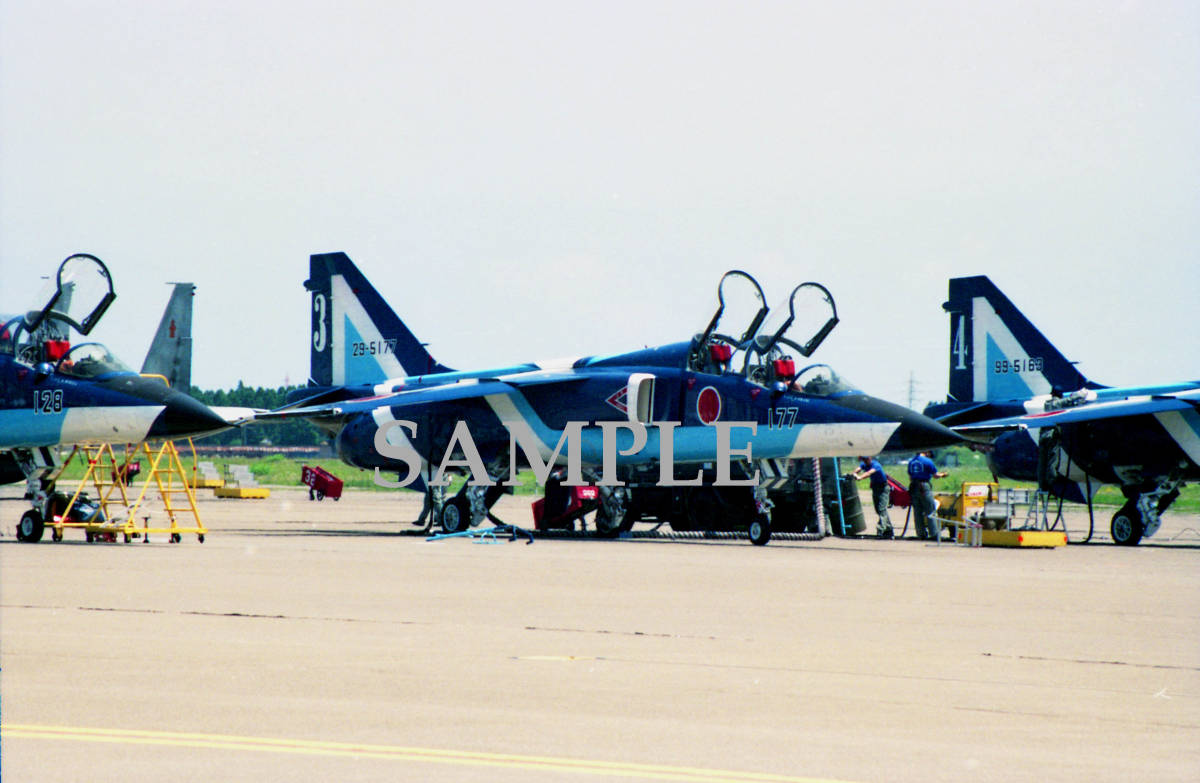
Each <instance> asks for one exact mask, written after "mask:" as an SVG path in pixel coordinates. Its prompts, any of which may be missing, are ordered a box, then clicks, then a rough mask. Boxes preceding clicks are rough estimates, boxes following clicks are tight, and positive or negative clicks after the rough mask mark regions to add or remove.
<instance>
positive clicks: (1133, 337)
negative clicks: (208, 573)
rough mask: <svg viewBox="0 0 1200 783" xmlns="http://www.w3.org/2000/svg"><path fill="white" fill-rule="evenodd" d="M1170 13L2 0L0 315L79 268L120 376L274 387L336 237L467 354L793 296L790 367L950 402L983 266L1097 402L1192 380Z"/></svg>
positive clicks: (453, 355)
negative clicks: (181, 305)
mask: <svg viewBox="0 0 1200 783" xmlns="http://www.w3.org/2000/svg"><path fill="white" fill-rule="evenodd" d="M1197 140H1200V5H1198V4H1196V3H1194V2H1165V1H1163V2H1159V1H1156V2H1108V1H1107V0H1081V1H1080V2H1052V1H1049V2H1048V1H1047V0H1037V1H1036V2H1012V1H1010V0H1006V1H1005V2H987V3H963V2H958V1H957V0H955V1H954V2H924V3H910V2H894V3H885V2H836V3H830V2H780V3H753V2H727V3H711V2H691V1H689V2H658V3H656V2H636V3H623V2H604V3H600V2H591V3H577V2H504V3H476V2H471V3H454V2H428V3H403V2H320V3H317V2H294V1H289V2H254V1H253V0H237V1H236V2H216V1H215V0H197V1H196V2H180V1H177V0H162V1H161V2H158V1H156V2H145V1H144V0H137V1H136V2H120V1H118V0H107V1H105V2H83V1H82V0H80V1H78V2H52V1H46V0H38V1H37V2H34V1H33V0H28V1H22V0H0V311H5V312H11V311H17V310H21V309H23V308H25V307H26V306H28V305H29V304H30V300H31V299H32V297H33V295H34V294H35V293H36V292H37V290H38V289H39V288H40V286H41V282H42V281H41V280H40V276H41V275H46V274H50V273H51V272H52V271H53V270H54V269H55V268H56V267H57V265H58V263H59V262H60V261H61V260H62V259H63V258H65V257H66V256H67V255H70V254H71V253H73V252H78V251H84V252H91V253H94V254H95V255H98V256H99V257H100V258H102V259H104V261H105V262H106V263H107V264H108V266H109V268H110V270H111V272H112V275H113V278H114V280H115V283H116V287H117V294H118V298H117V301H116V303H115V304H114V305H113V307H112V309H111V310H110V311H109V314H108V315H107V316H106V319H105V321H104V322H103V323H102V324H101V326H100V328H99V329H97V331H96V332H95V333H94V336H95V337H96V338H97V339H100V340H103V341H105V342H106V343H108V344H109V345H110V347H112V348H113V349H114V351H115V352H116V353H117V354H118V355H120V356H122V357H123V358H124V359H125V361H126V362H127V363H129V364H131V365H134V366H135V367H136V366H140V364H141V361H142V357H143V356H144V354H145V351H146V348H147V346H148V345H149V342H150V334H151V331H152V330H153V328H154V327H155V325H156V324H157V322H158V318H159V316H160V314H161V311H162V308H163V306H164V305H165V304H166V300H167V296H168V294H169V289H168V288H167V286H166V285H164V284H165V283H166V282H167V281H174V280H184V281H191V282H195V283H196V285H197V294H196V300H195V320H194V334H193V336H194V339H195V349H194V365H193V371H192V378H193V382H194V383H195V384H196V385H198V386H201V387H204V388H225V387H229V386H233V385H235V384H236V383H237V381H238V380H239V379H241V380H244V381H245V382H246V383H248V384H250V385H255V386H258V385H268V386H276V385H280V384H283V383H284V382H285V379H286V380H290V381H291V382H292V383H301V382H303V381H304V380H305V378H306V377H307V373H308V345H309V334H308V330H309V315H308V312H309V299H308V295H307V293H306V292H305V291H304V289H303V287H302V282H303V280H304V279H305V277H306V276H307V269H308V256H309V254H311V253H317V252H327V251H334V250H344V251H345V252H347V253H348V254H349V255H350V256H351V257H352V258H353V259H354V260H355V261H356V262H357V263H358V264H359V266H360V268H361V269H362V270H363V271H364V272H365V273H366V275H367V276H368V277H369V278H370V279H371V280H372V282H373V283H374V284H375V286H376V287H377V288H378V289H379V290H380V292H381V293H382V294H383V295H384V296H385V297H386V298H387V299H388V300H389V301H390V302H391V304H392V305H393V307H394V308H395V309H396V311H397V312H398V313H399V314H400V316H401V317H402V318H404V319H405V320H406V321H407V322H408V323H409V325H410V326H411V327H412V328H413V330H414V331H415V332H416V333H417V335H418V336H419V337H420V338H421V339H423V340H425V341H427V342H429V343H430V348H431V350H432V351H433V353H434V355H435V356H436V357H437V358H438V359H439V360H440V361H441V362H443V363H444V364H447V365H450V366H452V367H457V368H461V369H470V368H478V367H488V366H498V365H504V364H510V363H513V362H518V361H528V360H537V359H544V358H550V357H557V356H568V355H585V354H600V353H611V352H616V351H621V350H632V349H635V348H640V347H642V346H643V345H647V344H650V345H654V344H660V343H666V342H674V341H677V340H685V339H688V338H689V337H690V336H691V335H692V334H693V333H694V332H695V331H697V330H699V329H700V328H701V327H703V326H704V325H705V324H706V323H707V320H708V318H709V316H710V315H711V313H712V310H713V309H714V307H715V289H716V284H717V281H718V279H719V277H720V275H721V274H722V273H723V272H724V271H725V270H727V269H730V268H740V269H745V270H747V271H749V272H751V273H752V274H754V275H755V276H757V277H758V279H759V281H760V282H761V283H762V284H763V286H764V288H765V289H766V291H767V296H768V299H769V300H772V301H773V300H775V299H777V298H780V297H782V296H784V295H785V294H786V292H787V291H788V290H790V288H791V287H792V286H794V285H795V284H797V283H799V282H803V281H806V280H815V281H818V282H821V283H823V284H825V285H826V286H827V287H828V288H829V289H830V290H831V291H832V293H833V295H834V297H835V298H836V300H837V304H838V309H839V314H840V316H841V318H842V323H841V325H840V326H839V327H838V329H836V330H835V331H834V333H833V335H832V336H831V337H830V338H829V340H828V341H827V342H826V343H825V345H824V346H823V347H822V349H821V350H820V351H819V352H818V354H817V355H816V357H815V359H818V360H821V361H825V362H828V363H830V364H832V365H833V366H834V367H835V368H837V369H838V371H839V372H841V373H842V374H844V375H846V376H847V377H849V378H851V379H852V380H854V381H855V382H856V383H857V384H858V385H859V386H861V387H862V388H863V389H864V390H866V391H867V392H869V393H872V394H875V395H877V396H881V397H885V398H888V399H893V400H896V401H898V402H901V403H907V402H908V397H909V380H910V377H912V378H913V379H915V383H916V393H915V400H914V402H915V404H916V406H917V407H918V408H919V407H921V406H923V405H924V403H925V402H927V401H929V400H933V399H942V398H944V397H945V393H946V376H947V365H948V352H949V349H948V344H947V343H948V333H949V327H948V318H947V316H946V315H945V314H944V313H943V312H942V310H941V307H940V305H941V303H942V302H943V301H945V299H946V281H947V279H948V278H950V277H953V276H959V275H970V274H986V275H989V276H991V277H992V279H993V280H994V281H995V282H996V283H997V284H998V285H999V286H1000V288H1001V289H1002V290H1004V291H1005V293H1007V294H1008V295H1009V297H1010V298H1011V299H1012V300H1013V301H1014V303H1015V304H1016V305H1017V306H1018V307H1020V308H1021V309H1022V310H1024V312H1025V313H1026V315H1028V316H1029V317H1030V318H1031V319H1032V320H1033V322H1034V323H1035V324H1037V325H1038V326H1039V327H1040V328H1041V329H1042V331H1043V332H1044V333H1045V334H1046V335H1047V337H1049V338H1050V340H1051V341H1052V342H1054V343H1055V344H1056V345H1057V346H1058V347H1059V348H1060V349H1061V350H1062V351H1063V353H1065V354H1066V355H1067V356H1068V357H1069V358H1071V359H1074V360H1077V361H1079V363H1080V364H1079V367H1080V369H1081V370H1082V371H1083V372H1084V374H1085V375H1088V376H1089V377H1090V378H1092V379H1093V380H1096V381H1099V382H1102V383H1109V384H1124V383H1133V382H1153V381H1170V380H1179V379H1194V378H1197V377H1200V326H1198V325H1197V316H1196V306H1197V302H1198V301H1200V264H1198V261H1200V252H1198V250H1200V142H1198V141H1197Z"/></svg>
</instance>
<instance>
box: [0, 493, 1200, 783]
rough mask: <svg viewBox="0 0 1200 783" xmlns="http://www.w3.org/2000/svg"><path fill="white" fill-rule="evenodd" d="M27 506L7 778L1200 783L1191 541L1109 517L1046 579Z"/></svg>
mask: <svg viewBox="0 0 1200 783" xmlns="http://www.w3.org/2000/svg"><path fill="white" fill-rule="evenodd" d="M17 495H19V489H16V488H12V487H7V488H2V491H0V499H3V502H0V516H2V518H3V535H2V536H0V665H2V669H3V670H2V673H0V699H2V708H3V716H2V721H3V729H2V746H0V774H2V775H3V779H4V780H5V781H10V780H11V781H79V780H88V781H130V780H136V781H151V780H155V781H156V780H164V781H165V780H170V781H180V780H205V781H214V780H221V781H254V782H255V783H267V782H268V781H285V780H286V781H295V780H339V781H360V780H361V781H374V780H422V781H535V782H540V781H586V780H623V781H639V780H682V781H717V780H722V781H760V782H761V781H776V782H778V781H811V780H840V781H935V780H947V781H951V780H952V781H1005V782H1006V783H1007V782H1008V781H1014V780H1048V779H1050V780H1059V781H1099V780H1113V781H1118V780H1155V781H1190V780H1197V779H1200V743H1197V741H1196V740H1197V737H1200V611H1197V607H1200V567H1198V566H1200V532H1198V531H1200V515H1195V514H1169V515H1168V516H1167V521H1166V522H1165V524H1164V527H1163V529H1162V530H1161V531H1160V532H1159V534H1158V536H1156V538H1155V539H1151V540H1150V541H1148V542H1147V543H1146V544H1144V545H1142V546H1140V547H1136V548H1123V547H1117V546H1113V545H1112V544H1111V543H1109V542H1108V537H1107V518H1108V515H1109V514H1111V511H1108V512H1102V513H1101V515H1100V518H1099V519H1098V525H1097V527H1098V529H1099V530H1098V532H1099V533H1100V534H1101V535H1097V536H1096V540H1095V543H1092V544H1088V545H1079V546H1070V547H1067V548H1065V549H1054V550H1037V551H1017V550H1004V549H973V550H972V549H966V548H962V547H956V546H950V545H944V546H935V545H932V544H929V543H926V542H918V541H916V540H912V539H911V538H910V539H905V540H897V541H875V540H843V539H832V538H830V539H825V540H822V541H773V542H772V543H771V544H770V545H768V546H766V547H755V546H751V545H750V544H749V543H748V542H745V541H695V540H685V541H661V540H643V539H635V540H622V541H601V540H538V541H537V542H536V543H535V544H533V545H526V544H524V543H522V542H515V543H510V542H508V541H503V540H502V541H500V542H498V543H493V544H481V543H475V542H472V541H470V540H466V539H450V540H443V541H437V542H426V541H425V540H424V538H423V537H421V536H418V535H412V534H411V533H410V531H412V530H413V528H412V527H411V525H410V524H409V522H410V521H411V520H412V519H415V518H416V516H417V514H418V513H419V510H420V496H419V495H416V494H415V493H408V492H396V493H373V492H354V491H347V493H346V495H345V496H344V497H343V498H342V500H341V501H340V502H334V501H332V500H329V499H326V500H325V501H323V502H311V501H309V500H308V498H307V495H306V494H305V493H304V492H303V491H302V490H293V489H274V490H273V493H272V496H271V497H270V498H269V499H267V500H218V499H214V498H212V497H211V496H209V495H207V494H202V495H201V498H202V500H201V510H202V514H203V519H204V522H205V524H206V525H207V526H208V528H209V529H210V533H209V535H208V536H207V539H206V541H205V543H203V544H200V543H198V542H197V541H196V539H195V537H194V536H186V537H185V538H184V540H183V542H182V543H179V544H169V543H167V542H166V541H165V539H164V538H163V537H159V538H158V539H157V540H154V539H152V541H151V542H150V543H149V544H143V543H139V542H134V543H130V544H120V543H118V544H86V543H84V541H83V535H82V534H81V533H79V532H78V531H68V532H67V534H66V540H65V541H63V542H59V543H51V542H50V540H49V536H48V535H47V537H46V539H44V540H43V541H42V542H41V543H40V544H37V545H29V544H21V543H18V542H17V541H16V539H15V537H14V534H13V527H14V524H15V520H16V518H17V516H19V514H20V509H21V504H20V503H19V502H18V501H16V500H14V499H13V498H15V497H16V496H17ZM530 500H531V498H528V497H515V498H514V497H505V498H503V499H502V500H501V502H500V505H499V512H498V513H499V515H500V516H501V517H502V518H504V519H505V520H507V521H510V522H513V523H516V524H520V525H530V524H531V522H530V512H529V501H530ZM899 527H900V525H897V529H899ZM1086 528H1087V522H1086V513H1080V512H1079V511H1077V510H1075V511H1072V512H1071V513H1070V514H1069V516H1068V529H1069V530H1070V531H1071V534H1072V537H1073V538H1076V537H1080V536H1081V534H1082V533H1083V532H1085V531H1086ZM910 535H911V526H910Z"/></svg>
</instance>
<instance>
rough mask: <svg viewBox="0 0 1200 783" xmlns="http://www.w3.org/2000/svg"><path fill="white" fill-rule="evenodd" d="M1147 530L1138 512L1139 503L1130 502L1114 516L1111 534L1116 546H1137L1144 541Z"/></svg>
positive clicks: (1110, 529)
mask: <svg viewBox="0 0 1200 783" xmlns="http://www.w3.org/2000/svg"><path fill="white" fill-rule="evenodd" d="M1145 529H1146V526H1145V525H1144V524H1143V522H1142V515H1141V513H1140V512H1139V511H1138V507H1137V501H1136V500H1130V501H1128V502H1126V503H1125V505H1123V506H1121V508H1120V510H1119V511H1117V513H1115V514H1113V518H1112V526H1111V527H1110V528H1109V532H1110V533H1111V534H1112V540H1113V543H1114V544H1120V545H1121V546H1137V544H1138V542H1139V541H1141V540H1142V533H1143V532H1144V531H1145Z"/></svg>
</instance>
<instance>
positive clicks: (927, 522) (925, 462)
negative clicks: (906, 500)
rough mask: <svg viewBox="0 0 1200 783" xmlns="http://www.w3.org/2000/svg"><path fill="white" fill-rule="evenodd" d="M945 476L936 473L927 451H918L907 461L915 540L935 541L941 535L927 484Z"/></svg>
mask: <svg viewBox="0 0 1200 783" xmlns="http://www.w3.org/2000/svg"><path fill="white" fill-rule="evenodd" d="M945 475H946V474H945V473H944V472H942V473H939V472H938V469H937V466H936V465H934V464H933V460H932V459H931V458H930V456H929V452H928V451H924V452H921V451H918V452H917V455H916V456H915V457H913V458H912V459H910V460H909V461H908V482H909V483H908V494H909V496H910V497H911V498H912V511H913V519H914V520H915V526H916V530H917V538H920V539H930V540H933V541H936V540H937V538H938V536H939V535H940V534H941V531H940V530H939V528H938V523H937V520H936V519H934V515H935V514H936V513H937V502H936V501H935V500H934V498H933V487H932V486H930V483H929V482H930V481H931V480H932V479H935V478H942V477H943V476H945Z"/></svg>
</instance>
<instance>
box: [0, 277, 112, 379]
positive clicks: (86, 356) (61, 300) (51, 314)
mask: <svg viewBox="0 0 1200 783" xmlns="http://www.w3.org/2000/svg"><path fill="white" fill-rule="evenodd" d="M114 299H116V294H115V293H113V288H112V278H111V277H109V274H108V268H107V267H106V266H105V265H104V262H103V261H101V260H100V259H98V258H96V257H95V256H92V255H87V254H86V253H79V254H76V255H73V256H71V257H69V258H67V259H66V260H65V261H63V262H62V264H60V265H59V268H58V274H57V275H55V276H54V277H53V278H51V279H50V280H49V281H48V282H47V284H46V287H45V288H44V289H43V291H42V294H40V295H39V297H38V300H37V301H38V302H44V304H42V306H41V307H40V308H38V309H36V310H30V311H29V312H27V313H25V314H24V315H18V316H16V317H10V318H9V319H8V320H6V321H4V322H3V323H2V324H0V354H6V355H8V356H12V357H13V358H14V359H16V360H17V361H19V362H22V363H24V364H29V365H36V364H42V363H47V364H53V365H55V370H56V371H57V372H62V373H63V374H66V375H70V376H73V377H76V378H95V377H97V376H99V375H107V374H111V373H114V372H132V371H131V370H130V369H129V368H128V367H127V366H125V364H124V363H122V362H121V361H120V360H119V359H117V358H116V357H115V356H113V354H112V352H111V351H109V350H108V349H107V348H105V347H104V346H103V345H101V344H100V343H95V342H91V343H82V344H80V345H76V346H75V347H72V346H71V339H70V337H71V330H72V329H74V330H75V331H77V332H79V333H80V334H82V335H86V334H88V333H89V332H91V331H92V329H93V328H94V327H95V326H96V324H97V323H98V322H99V321H100V318H101V317H102V316H103V315H104V311H105V310H107V309H108V306H109V305H110V304H112V301H113V300H114Z"/></svg>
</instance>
